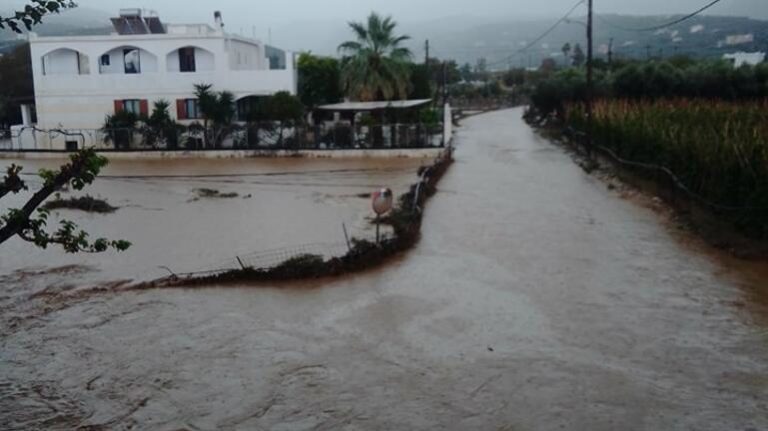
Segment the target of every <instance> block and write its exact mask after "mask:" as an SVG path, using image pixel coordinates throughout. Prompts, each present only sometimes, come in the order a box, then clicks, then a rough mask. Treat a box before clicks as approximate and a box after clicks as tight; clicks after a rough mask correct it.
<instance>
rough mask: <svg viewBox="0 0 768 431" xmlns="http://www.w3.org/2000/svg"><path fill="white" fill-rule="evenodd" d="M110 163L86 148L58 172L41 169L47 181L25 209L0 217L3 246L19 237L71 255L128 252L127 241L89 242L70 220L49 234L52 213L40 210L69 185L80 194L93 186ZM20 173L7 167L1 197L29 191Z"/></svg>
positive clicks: (0, 239) (17, 167)
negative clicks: (54, 247) (62, 250)
mask: <svg viewBox="0 0 768 431" xmlns="http://www.w3.org/2000/svg"><path fill="white" fill-rule="evenodd" d="M107 163H108V161H107V159H106V158H105V157H103V156H99V155H98V154H97V153H96V151H95V150H93V149H86V150H81V151H79V152H77V153H75V154H73V155H72V156H70V162H69V163H67V164H66V165H63V166H61V167H60V168H59V170H57V171H53V170H46V169H41V170H40V172H39V174H38V175H39V176H40V178H42V179H43V181H44V184H43V187H42V188H41V189H40V190H38V191H37V192H36V193H35V194H34V195H32V197H31V198H30V199H29V200H28V201H27V203H26V204H25V205H24V207H22V208H21V209H10V210H8V212H7V213H6V214H4V215H2V216H0V244H2V243H3V242H5V241H7V240H9V239H10V238H12V237H14V236H18V237H19V238H21V239H23V240H24V241H27V242H30V243H33V244H35V245H36V246H38V247H41V248H47V247H48V245H50V244H57V245H60V246H62V247H63V248H64V250H65V251H66V252H68V253H78V252H85V253H100V252H104V251H107V250H108V249H110V248H112V249H115V250H117V251H124V250H126V249H128V248H129V247H130V246H131V243H129V242H128V241H124V240H117V241H112V240H108V239H106V238H98V239H96V240H94V241H90V240H89V239H88V234H87V233H86V232H85V231H83V230H80V229H79V228H78V227H77V225H75V224H74V223H72V222H71V221H68V220H63V221H61V222H60V224H61V226H60V227H59V229H58V230H56V231H55V232H53V233H49V232H47V231H46V227H47V225H48V216H49V215H50V212H49V211H48V210H46V209H38V207H40V205H42V204H43V202H45V200H46V199H48V198H49V197H50V196H51V195H52V194H54V193H55V192H57V191H58V190H61V189H62V188H63V187H64V186H67V185H69V186H70V187H72V188H73V189H75V190H78V191H79V190H82V189H83V188H85V186H87V185H89V184H91V183H93V181H94V180H95V179H96V177H97V176H98V175H99V172H101V169H102V168H104V166H106V165H107ZM21 170H22V168H21V167H20V166H16V165H11V166H10V167H9V168H8V170H7V172H6V175H5V176H4V177H3V179H2V181H1V182H0V198H2V197H3V196H5V195H7V194H8V193H14V194H17V193H19V192H21V191H23V190H27V186H26V184H25V182H24V180H22V179H21V177H20V173H21ZM35 213H36V214H35Z"/></svg>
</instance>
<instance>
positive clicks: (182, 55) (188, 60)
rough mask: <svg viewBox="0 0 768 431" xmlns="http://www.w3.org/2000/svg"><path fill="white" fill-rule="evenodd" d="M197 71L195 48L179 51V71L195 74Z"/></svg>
mask: <svg viewBox="0 0 768 431" xmlns="http://www.w3.org/2000/svg"><path fill="white" fill-rule="evenodd" d="M196 69H197V68H196V65H195V48H181V49H179V71H180V72H194V71H195V70H196Z"/></svg>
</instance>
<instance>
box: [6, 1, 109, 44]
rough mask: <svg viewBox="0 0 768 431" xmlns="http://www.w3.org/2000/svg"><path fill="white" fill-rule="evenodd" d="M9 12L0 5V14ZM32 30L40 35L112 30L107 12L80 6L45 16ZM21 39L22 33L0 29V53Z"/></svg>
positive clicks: (64, 34) (9, 11)
mask: <svg viewBox="0 0 768 431" xmlns="http://www.w3.org/2000/svg"><path fill="white" fill-rule="evenodd" d="M10 13H12V11H11V10H9V9H3V8H2V7H0V15H9V14H10ZM33 31H34V32H35V33H37V34H39V35H41V36H68V35H91V34H109V33H110V32H112V24H110V22H109V14H108V13H106V12H102V11H100V10H97V9H91V8H85V7H80V8H77V9H73V10H69V11H65V12H63V13H61V14H58V15H50V16H47V17H45V18H44V19H43V24H42V25H39V26H36V27H35V28H34V29H33ZM23 40H24V35H17V34H16V33H14V32H12V31H10V30H0V53H3V52H7V51H9V50H11V49H13V47H14V46H16V45H18V44H19V43H21V42H23Z"/></svg>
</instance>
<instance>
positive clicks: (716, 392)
mask: <svg viewBox="0 0 768 431" xmlns="http://www.w3.org/2000/svg"><path fill="white" fill-rule="evenodd" d="M520 116H521V111H520V110H508V111H501V112H496V113H491V114H486V115H482V116H478V117H474V118H470V119H467V120H466V121H465V123H464V125H463V127H462V128H461V129H460V130H459V132H458V134H457V144H458V149H457V152H456V163H455V164H454V165H453V166H452V167H451V169H450V171H449V172H448V174H447V175H446V177H445V178H444V179H443V181H442V182H441V183H440V185H439V189H440V191H439V193H438V195H437V196H436V197H435V198H434V199H433V200H431V201H430V204H429V206H428V208H427V210H426V214H425V219H424V220H425V222H424V228H423V238H422V240H421V242H420V243H419V245H418V246H417V247H416V248H415V249H414V250H413V251H412V252H409V253H407V254H405V255H403V256H402V257H400V258H398V259H397V260H396V261H395V262H393V263H392V264H391V265H388V266H387V267H382V268H379V269H377V270H376V271H372V272H368V273H364V274H359V275H355V276H352V277H348V278H343V279H334V280H321V281H312V282H306V283H299V284H289V285H276V286H274V287H269V286H267V287H260V288H253V287H249V286H242V287H238V288H217V287H216V286H211V287H210V288H206V289H196V290H183V289H176V290H155V291H146V292H133V293H121V294H112V295H110V294H104V295H97V296H92V297H90V296H89V297H79V298H76V299H74V300H70V301H68V302H66V303H61V302H60V301H57V300H56V298H57V297H58V295H59V294H60V293H61V292H71V291H77V289H78V288H80V287H81V286H86V285H91V284H93V283H96V282H105V281H115V282H118V283H119V280H123V279H142V278H150V277H152V276H153V275H163V273H162V270H159V269H158V268H157V267H158V266H159V265H165V266H175V267H182V266H183V267H185V268H184V269H186V268H190V269H192V270H194V269H195V268H197V267H199V266H204V264H206V262H208V261H210V260H220V259H221V258H226V257H228V256H229V255H230V251H235V252H240V251H254V250H259V249H264V248H270V247H281V246H284V245H290V244H303V243H310V242H328V241H331V242H333V241H337V240H338V235H339V234H340V233H339V232H340V224H341V222H342V221H344V222H347V223H349V224H350V225H351V226H354V229H358V230H361V231H365V229H366V223H365V217H366V215H367V206H368V201H367V200H364V199H362V198H358V197H355V195H356V194H360V193H365V192H368V191H370V189H371V188H372V187H376V186H380V185H383V184H386V185H389V186H392V187H393V188H395V190H396V191H397V192H398V193H400V192H402V191H403V190H404V189H405V188H406V187H407V184H408V183H409V182H412V181H413V178H414V177H413V171H414V170H415V168H416V166H418V164H419V162H418V161H409V160H395V161H391V162H383V161H381V160H375V161H370V162H362V161H354V162H339V161H322V160H286V161H276V160H264V161H217V162H210V161H205V162H202V161H201V162H195V164H194V165H193V166H189V165H188V163H189V162H183V163H178V164H177V163H173V164H169V165H165V164H161V163H167V162H157V163H158V164H155V163H151V164H150V163H142V164H140V165H137V164H134V163H130V164H128V163H126V164H121V163H116V164H114V165H112V167H111V168H110V170H109V172H107V175H108V176H110V175H112V176H114V177H115V178H105V179H101V180H99V181H98V182H97V184H96V185H95V186H94V188H93V189H92V190H90V192H91V193H92V194H100V195H102V196H104V197H107V198H108V199H109V200H110V202H111V203H112V204H114V205H118V206H121V207H122V208H121V209H120V210H119V211H118V212H117V213H115V214H112V215H107V216H96V215H94V216H82V215H77V214H74V213H72V214H70V213H67V215H68V216H72V218H75V219H76V220H77V221H79V222H80V223H82V224H83V225H84V226H86V227H88V229H89V230H90V231H93V232H95V233H104V234H108V235H110V236H113V237H125V238H127V239H130V240H133V241H134V242H135V243H136V245H135V248H134V249H132V250H131V251H129V252H128V253H126V254H125V255H103V256H101V255H100V256H87V257H82V256H74V257H62V255H61V253H60V252H58V251H56V250H50V251H45V252H40V251H36V250H34V249H33V248H31V247H28V246H26V245H24V244H21V243H18V242H14V243H11V244H6V245H3V246H2V247H0V259H2V260H1V261H0V274H2V275H0V277H2V278H0V283H2V284H1V285H2V290H0V298H1V299H0V301H2V302H0V304H2V305H0V306H1V307H2V313H3V318H2V321H1V323H0V325H1V326H0V335H2V339H1V341H0V343H1V344H0V348H1V349H2V350H1V351H0V361H2V364H0V428H2V429H19V430H21V429H24V430H26V429H75V428H77V427H90V428H86V429H131V428H133V429H153V430H169V431H170V430H179V429H187V430H214V429H225V430H236V429H238V430H239V429H243V430H252V429H263V430H336V429H345V430H429V429H450V430H474V429H477V430H486V429H487V430H562V429H567V430H718V431H719V430H743V431H747V430H751V431H753V430H766V429H768V269H766V265H765V264H764V263H746V262H740V261H736V260H733V259H730V258H728V257H726V256H723V255H720V254H718V253H717V252H714V251H712V250H710V249H707V248H706V247H704V246H703V245H701V244H700V243H699V241H697V240H696V239H694V238H691V237H689V236H687V234H685V233H684V232H679V231H678V229H676V228H675V227H674V225H673V224H671V223H669V222H668V221H667V220H665V218H664V217H663V216H661V215H659V214H658V213H657V212H654V211H653V210H652V209H651V208H649V207H647V206H643V205H639V204H638V202H636V201H634V200H627V199H623V198H622V197H621V196H620V195H619V193H617V192H616V191H610V190H608V188H607V187H606V185H605V184H604V183H603V182H601V181H600V180H598V179H595V178H593V177H590V176H588V175H586V174H585V173H584V172H582V171H581V170H580V169H579V168H578V167H577V166H576V165H575V164H574V163H573V162H572V161H571V159H570V158H569V156H568V155H566V154H565V153H564V152H563V151H562V149H560V148H558V147H556V146H554V145H552V144H550V143H548V142H546V141H545V140H544V139H542V138H539V137H537V136H536V135H535V134H534V132H533V131H532V130H531V129H530V128H529V127H528V126H526V125H525V124H524V123H523V122H522V121H521V120H520ZM209 163H213V164H212V165H209ZM25 164H26V163H25ZM190 170H192V171H190ZM222 170H227V171H228V172H230V173H232V172H241V173H250V174H260V175H250V176H243V177H228V178H222V177H206V178H191V177H189V175H190V172H194V173H198V174H199V175H205V174H209V175H210V174H219V173H221V171H222ZM158 171H160V172H162V174H164V175H175V174H176V173H177V172H178V173H179V175H181V176H184V177H179V178H172V179H169V178H131V179H126V178H118V177H120V176H121V175H122V176H125V175H134V176H135V175H149V176H152V175H157V172H158ZM268 173H275V175H266V174H268ZM261 174H264V175H261ZM200 187H206V188H212V189H217V190H220V191H221V192H237V193H238V194H239V195H240V196H241V197H240V198H238V199H233V200H215V201H212V202H211V201H207V200H198V201H194V200H193V199H194V195H193V193H192V190H193V189H196V188H200ZM249 194H250V195H252V196H251V197H250V198H247V199H243V198H242V196H243V195H249ZM223 253H227V255H225V256H222V254H223ZM174 269H175V268H174Z"/></svg>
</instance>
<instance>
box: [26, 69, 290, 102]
mask: <svg viewBox="0 0 768 431" xmlns="http://www.w3.org/2000/svg"><path fill="white" fill-rule="evenodd" d="M195 84H212V85H213V86H214V89H215V90H217V91H225V90H226V91H230V92H232V93H234V94H235V95H236V96H237V97H238V98H240V97H244V96H247V95H267V94H273V93H275V92H278V91H289V92H291V93H294V94H295V93H296V71H295V70H291V69H288V70H227V71H212V72H192V73H184V72H148V73H139V74H89V75H42V76H38V77H37V79H36V82H35V92H36V96H37V97H40V98H47V97H57V98H58V97H102V96H105V97H113V96H120V97H121V98H125V99H128V98H134V96H135V98H137V99H141V98H147V96H156V97H158V98H163V97H167V98H172V97H175V96H178V95H192V94H193V93H194V91H195V88H194V86H195Z"/></svg>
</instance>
